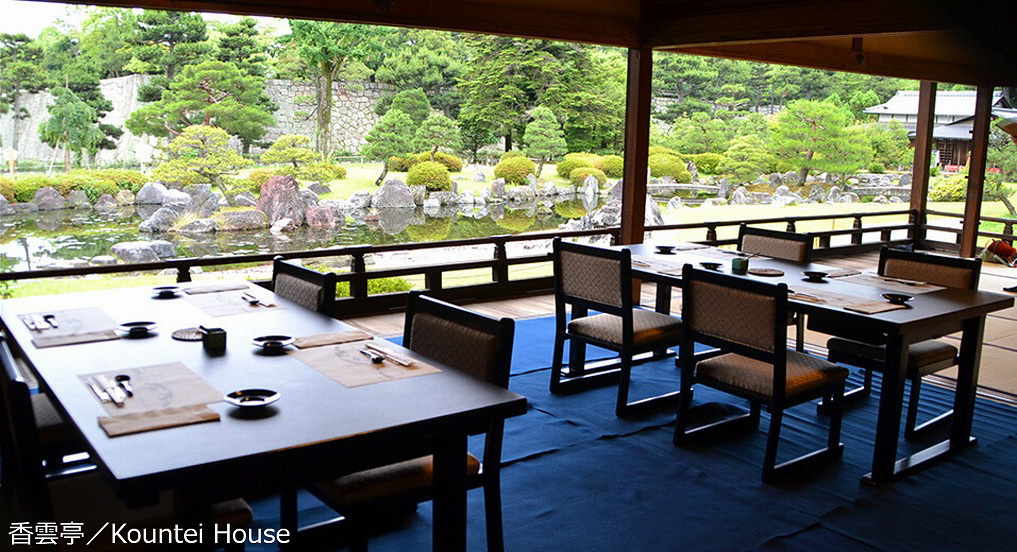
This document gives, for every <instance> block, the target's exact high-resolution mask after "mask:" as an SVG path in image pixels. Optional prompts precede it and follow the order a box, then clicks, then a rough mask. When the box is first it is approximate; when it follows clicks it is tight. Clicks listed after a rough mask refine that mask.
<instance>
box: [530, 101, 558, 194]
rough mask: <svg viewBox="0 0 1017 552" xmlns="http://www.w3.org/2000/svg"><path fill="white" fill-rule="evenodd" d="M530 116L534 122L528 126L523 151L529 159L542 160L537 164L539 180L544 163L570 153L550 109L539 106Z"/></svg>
mask: <svg viewBox="0 0 1017 552" xmlns="http://www.w3.org/2000/svg"><path fill="white" fill-rule="evenodd" d="M530 116H531V117H533V120H532V121H530V122H529V124H527V125H526V131H525V132H524V133H523V142H524V143H525V144H526V148H525V149H524V150H523V151H524V152H525V153H526V156H527V157H535V158H537V159H540V162H539V163H538V164H537V178H540V173H541V171H543V170H544V163H545V162H547V161H550V160H551V159H554V158H555V157H557V156H559V155H563V154H565V153H566V152H568V145H567V144H566V143H565V133H564V132H562V130H561V125H559V124H558V119H556V118H555V117H554V112H552V111H551V109H550V108H547V107H544V106H538V107H536V108H534V110H533V111H531V112H530Z"/></svg>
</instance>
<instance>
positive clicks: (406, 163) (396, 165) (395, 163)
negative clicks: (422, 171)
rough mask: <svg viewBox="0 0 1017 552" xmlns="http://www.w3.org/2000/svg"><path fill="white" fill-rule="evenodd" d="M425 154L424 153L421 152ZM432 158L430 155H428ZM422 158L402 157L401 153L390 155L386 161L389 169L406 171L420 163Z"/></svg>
mask: <svg viewBox="0 0 1017 552" xmlns="http://www.w3.org/2000/svg"><path fill="white" fill-rule="evenodd" d="M421 155H424V154H421ZM427 157H428V158H430V155H428V156H427ZM421 161H422V159H420V158H419V156H409V157H402V156H399V155H393V156H392V157H389V158H388V160H387V161H386V163H387V164H388V170H390V171H395V172H406V171H408V170H410V167H412V166H413V165H416V164H417V163H420V162H421Z"/></svg>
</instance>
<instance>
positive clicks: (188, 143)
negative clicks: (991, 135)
mask: <svg viewBox="0 0 1017 552" xmlns="http://www.w3.org/2000/svg"><path fill="white" fill-rule="evenodd" d="M229 140H230V136H229V134H227V133H226V131H224V130H222V129H221V128H215V127H211V126H206V125H194V126H189V127H187V128H185V129H183V132H181V133H180V134H179V135H178V136H177V137H176V138H174V139H173V141H172V142H170V143H169V152H170V155H172V156H173V159H171V160H169V161H165V162H163V163H161V164H160V165H159V166H158V167H156V168H155V171H153V172H152V176H154V177H155V178H157V179H159V180H162V181H164V182H178V183H180V184H182V185H188V184H197V183H203V182H207V183H210V184H213V185H215V186H216V187H217V188H219V191H221V192H222V194H223V196H225V197H227V198H229V197H230V194H229V193H228V192H229V190H228V188H227V185H226V178H227V176H228V175H232V174H236V172H237V171H239V170H240V169H243V168H245V167H248V166H250V165H252V164H253V162H252V161H250V160H249V159H244V158H243V157H241V156H240V154H239V153H237V152H236V151H234V150H233V149H232V148H230V147H229Z"/></svg>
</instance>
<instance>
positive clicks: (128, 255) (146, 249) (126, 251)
mask: <svg viewBox="0 0 1017 552" xmlns="http://www.w3.org/2000/svg"><path fill="white" fill-rule="evenodd" d="M109 250H110V253H113V254H114V255H116V256H117V257H119V258H120V260H122V261H123V262H125V263H131V264H134V263H154V262H157V261H158V260H159V255H158V254H157V253H156V252H155V248H153V247H152V243H151V242H147V241H132V242H120V243H115V244H113V247H110V248H109Z"/></svg>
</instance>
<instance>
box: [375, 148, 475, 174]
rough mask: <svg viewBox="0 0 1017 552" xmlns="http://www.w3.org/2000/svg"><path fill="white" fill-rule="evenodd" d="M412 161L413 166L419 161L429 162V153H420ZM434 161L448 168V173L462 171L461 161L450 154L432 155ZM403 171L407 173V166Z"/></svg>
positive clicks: (441, 152) (439, 153)
mask: <svg viewBox="0 0 1017 552" xmlns="http://www.w3.org/2000/svg"><path fill="white" fill-rule="evenodd" d="M413 159H414V163H413V164H416V163H419V162H421V161H430V160H431V153H430V152H426V151H425V152H421V153H418V154H416V155H414V156H413ZM434 160H435V161H436V162H438V163H441V164H442V165H445V166H446V167H447V168H448V171H449V172H459V171H462V170H463V160H462V159H460V158H458V157H456V156H455V155H452V154H450V153H445V152H443V151H439V152H438V153H435V154H434ZM403 162H404V163H405V162H406V161H405V160H404V161H403ZM392 170H395V169H392ZM404 170H407V171H408V170H410V169H409V166H407V167H406V169H404Z"/></svg>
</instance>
